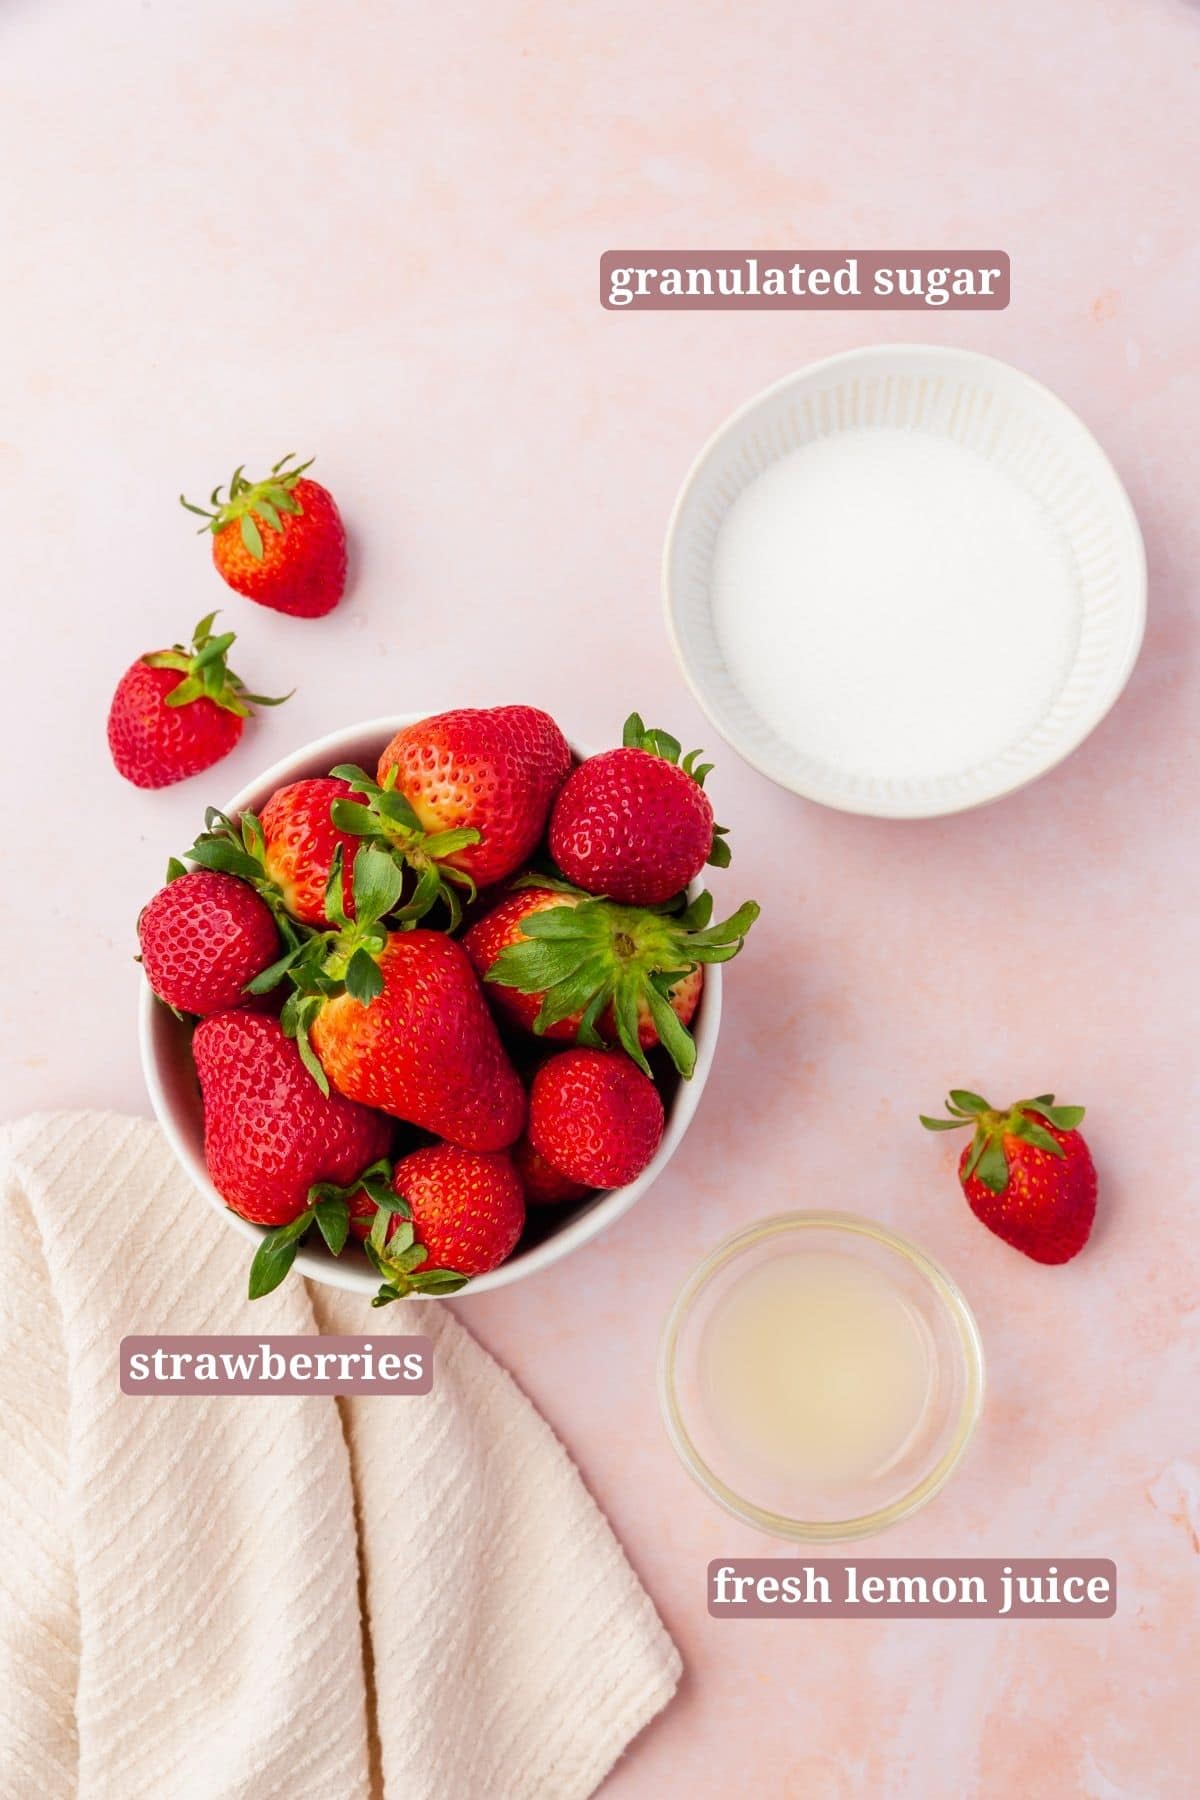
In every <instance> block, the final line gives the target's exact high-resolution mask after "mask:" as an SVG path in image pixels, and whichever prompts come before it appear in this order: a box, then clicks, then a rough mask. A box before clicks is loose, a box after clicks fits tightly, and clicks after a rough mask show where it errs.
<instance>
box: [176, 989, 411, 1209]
mask: <svg viewBox="0 0 1200 1800" xmlns="http://www.w3.org/2000/svg"><path fill="white" fill-rule="evenodd" d="M192 1055H193V1057H194V1058H195V1063H196V1073H197V1075H198V1076H199V1078H200V1091H201V1094H202V1096H203V1099H204V1160H205V1162H206V1163H207V1165H208V1172H209V1174H210V1176H211V1177H212V1181H213V1186H214V1187H215V1188H216V1189H217V1191H218V1193H219V1194H220V1195H221V1197H222V1198H223V1199H224V1201H225V1203H226V1205H227V1206H230V1207H232V1209H233V1211H234V1212H236V1213H240V1214H241V1216H242V1217H243V1218H244V1219H250V1220H252V1221H253V1222H254V1223H255V1224H256V1225H286V1224H288V1223H290V1222H291V1221H293V1220H295V1219H297V1218H298V1217H299V1216H300V1214H301V1213H303V1212H305V1211H307V1209H308V1207H309V1204H310V1202H309V1190H310V1188H311V1187H312V1185H313V1184H314V1182H321V1181H329V1182H348V1181H351V1180H354V1179H355V1178H356V1177H357V1176H358V1175H359V1174H360V1173H361V1171H362V1170H363V1169H365V1168H366V1167H367V1166H368V1165H369V1164H371V1163H373V1162H375V1161H377V1160H378V1159H379V1157H381V1156H383V1155H385V1154H386V1152H387V1150H388V1147H389V1145H390V1143H391V1138H392V1132H393V1125H392V1122H391V1120H390V1119H385V1118H384V1117H383V1116H382V1114H380V1113H377V1112H371V1111H369V1110H368V1109H367V1108H366V1107H365V1106H358V1105H356V1104H355V1103H354V1102H353V1101H351V1100H348V1099H345V1098H343V1097H342V1096H341V1095H340V1094H328V1095H327V1094H322V1093H321V1092H320V1091H319V1089H318V1088H317V1086H316V1084H315V1083H314V1082H313V1081H312V1080H311V1079H310V1077H309V1075H308V1073H307V1071H306V1070H305V1068H304V1065H303V1063H302V1062H301V1060H300V1053H299V1050H298V1049H297V1047H296V1045H295V1044H294V1043H293V1042H292V1041H291V1040H290V1039H289V1038H287V1037H285V1036H284V1034H283V1031H282V1030H281V1029H280V1026H279V1023H278V1021H277V1020H275V1019H271V1018H266V1017H263V1016H262V1015H261V1014H257V1013H248V1012H243V1011H239V1012H225V1013H215V1014H214V1015H213V1016H212V1017H211V1018H208V1019H204V1020H203V1021H202V1022H201V1023H200V1024H199V1025H198V1026H197V1027H196V1032H195V1035H194V1037H193V1038H192Z"/></svg>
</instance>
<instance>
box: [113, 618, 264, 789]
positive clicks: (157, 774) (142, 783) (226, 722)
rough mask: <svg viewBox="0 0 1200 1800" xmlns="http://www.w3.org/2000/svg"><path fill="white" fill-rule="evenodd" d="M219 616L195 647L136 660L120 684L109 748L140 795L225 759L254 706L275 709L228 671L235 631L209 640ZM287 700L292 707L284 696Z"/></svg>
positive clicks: (204, 626)
mask: <svg viewBox="0 0 1200 1800" xmlns="http://www.w3.org/2000/svg"><path fill="white" fill-rule="evenodd" d="M216 616H217V615H216V613H209V614H208V617H207V618H204V619H201V621H200V623H199V624H198V625H197V627H196V629H195V631H194V633H193V634H192V642H191V646H190V648H188V649H185V648H184V646H183V645H182V644H173V645H172V646H171V648H170V649H169V650H154V651H150V652H149V653H148V654H147V655H145V656H141V657H139V658H138V660H137V662H135V663H134V664H133V665H132V666H131V667H130V668H128V669H126V671H125V673H124V675H122V677H121V679H120V681H119V682H118V683H117V691H116V693H115V694H114V695H113V699H112V705H111V706H110V707H109V711H108V747H109V750H110V751H111V752H112V759H113V762H114V763H115V764H116V767H117V773H118V774H120V775H123V776H124V777H125V779H126V781H132V782H133V784H134V786H135V787H140V788H160V787H170V785H171V783H172V782H175V781H186V779H187V777H188V776H189V775H199V774H200V772H201V770H203V769H211V767H212V765H213V764H214V763H217V762H220V760H221V758H222V757H223V756H228V755H229V752H230V751H231V750H232V749H233V747H234V745H235V744H236V743H237V741H238V739H239V738H240V737H241V735H242V729H243V726H244V725H245V722H246V720H247V719H248V718H249V717H250V713H251V707H252V706H278V705H280V704H281V701H280V700H278V699H271V698H269V697H268V696H267V695H266V694H248V693H247V692H246V689H245V688H244V687H243V685H242V683H241V681H240V680H239V679H238V677H237V676H236V675H234V674H233V673H232V671H231V670H230V669H229V668H227V666H226V663H225V652H226V651H227V650H228V649H229V646H230V645H231V644H232V643H233V642H234V634H233V632H232V631H226V632H223V633H222V635H221V636H220V637H214V636H213V635H212V624H213V620H214V619H215V618H216ZM282 698H283V699H287V698H288V696H287V695H286V694H285V695H284V696H283V697H282Z"/></svg>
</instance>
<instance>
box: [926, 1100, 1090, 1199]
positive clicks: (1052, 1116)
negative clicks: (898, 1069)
mask: <svg viewBox="0 0 1200 1800" xmlns="http://www.w3.org/2000/svg"><path fill="white" fill-rule="evenodd" d="M946 1111H947V1112H948V1113H949V1114H950V1117H949V1118H946V1119H931V1118H928V1117H927V1116H926V1115H925V1114H924V1113H921V1114H920V1119H921V1123H922V1125H923V1126H924V1127H925V1129H926V1131H957V1130H958V1129H959V1128H960V1127H961V1126H963V1125H971V1126H973V1127H974V1133H975V1135H974V1137H973V1139H972V1142H971V1153H970V1155H969V1156H968V1158H967V1161H966V1163H965V1164H964V1166H963V1170H962V1179H963V1180H964V1181H969V1180H970V1179H971V1177H972V1176H973V1175H974V1176H977V1177H978V1178H979V1180H980V1181H981V1182H982V1183H983V1185H984V1187H986V1188H988V1189H989V1190H990V1191H991V1192H992V1193H993V1194H1002V1193H1003V1192H1004V1190H1005V1189H1006V1188H1007V1186H1008V1176H1009V1169H1008V1156H1007V1154H1006V1152H1005V1149H1004V1141H1005V1139H1006V1138H1010V1137H1012V1138H1019V1139H1020V1140H1021V1141H1022V1142H1024V1143H1027V1144H1032V1145H1034V1146H1035V1147H1036V1148H1037V1149H1038V1150H1044V1151H1045V1152H1046V1154H1047V1155H1048V1156H1057V1157H1059V1158H1062V1157H1063V1156H1064V1154H1065V1153H1064V1151H1063V1147H1062V1145H1061V1144H1060V1143H1059V1142H1058V1140H1057V1138H1055V1137H1053V1136H1052V1135H1051V1134H1050V1132H1049V1131H1047V1130H1046V1124H1049V1125H1053V1126H1054V1128H1055V1130H1056V1131H1074V1130H1075V1129H1076V1127H1077V1126H1078V1125H1079V1124H1080V1122H1081V1121H1082V1119H1083V1116H1084V1108H1083V1107H1082V1106H1056V1105H1055V1103H1054V1095H1053V1094H1038V1095H1037V1096H1036V1098H1035V1099H1033V1100H1018V1101H1017V1102H1016V1104H1015V1105H1013V1106H1010V1107H1009V1108H1008V1110H1007V1111H1001V1110H999V1109H998V1108H996V1107H993V1106H989V1105H988V1102H987V1101H986V1100H985V1099H983V1097H982V1095H980V1094H973V1093H971V1092H970V1091H969V1089H967V1088H951V1090H950V1093H949V1096H948V1098H947V1100H946ZM1043 1120H1044V1121H1045V1122H1046V1123H1045V1124H1043V1123H1042V1121H1043Z"/></svg>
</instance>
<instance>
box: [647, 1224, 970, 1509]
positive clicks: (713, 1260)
mask: <svg viewBox="0 0 1200 1800" xmlns="http://www.w3.org/2000/svg"><path fill="white" fill-rule="evenodd" d="M813 1229H820V1230H826V1231H832V1232H843V1233H845V1234H846V1235H847V1236H849V1237H865V1238H870V1239H872V1240H873V1241H874V1242H876V1243H879V1244H882V1245H883V1246H884V1247H885V1248H886V1249H888V1250H890V1251H892V1252H893V1253H894V1254H896V1255H898V1256H901V1257H903V1258H904V1259H905V1260H906V1261H908V1262H909V1263H910V1264H912V1265H913V1267H914V1268H915V1269H916V1270H917V1272H918V1273H919V1274H920V1275H921V1276H923V1277H924V1279H925V1281H926V1283H927V1284H928V1286H929V1287H930V1288H931V1289H932V1290H933V1293H934V1295H935V1297H936V1298H937V1300H938V1302H939V1304H940V1307H941V1310H942V1312H943V1314H944V1315H946V1316H947V1317H948V1318H949V1320H950V1322H951V1324H952V1325H953V1326H954V1343H955V1346H956V1352H957V1361H958V1363H959V1367H960V1369H961V1373H962V1376H963V1399H962V1404H961V1406H960V1407H959V1410H958V1416H957V1419H956V1420H955V1425H954V1434H953V1437H952V1438H951V1441H950V1443H949V1444H948V1446H947V1447H946V1449H945V1450H944V1451H943V1452H942V1454H941V1456H940V1457H939V1458H938V1460H937V1461H936V1463H934V1465H933V1467H932V1468H931V1469H929V1470H927V1471H926V1473H925V1474H924V1475H923V1476H922V1477H921V1479H920V1480H919V1481H918V1482H916V1483H915V1484H914V1486H912V1487H911V1488H909V1489H908V1491H907V1492H906V1493H904V1494H901V1495H900V1496H899V1497H898V1498H897V1499H895V1500H893V1501H891V1502H890V1503H889V1504H888V1505H887V1506H882V1507H879V1508H877V1509H875V1510H874V1511H872V1512H866V1513H859V1514H857V1515H855V1516H854V1517H852V1518H847V1519H828V1520H815V1519H793V1518H790V1517H788V1516H787V1515H786V1514H784V1513H777V1512H772V1511H771V1510H769V1509H768V1508H764V1507H760V1506H757V1505H756V1504H755V1503H754V1501H752V1500H748V1499H747V1498H746V1497H745V1496H744V1495H742V1494H738V1493H737V1492H735V1490H734V1489H733V1488H731V1487H730V1486H729V1485H728V1483H726V1482H724V1481H722V1479H721V1477H720V1476H719V1475H717V1474H716V1473H715V1471H714V1470H712V1469H711V1468H710V1467H709V1466H708V1464H707V1463H706V1462H705V1460H704V1458H703V1457H702V1456H701V1455H700V1452H699V1451H698V1450H697V1448H696V1446H695V1444H694V1443H693V1441H692V1439H691V1436H690V1435H689V1433H688V1430H687V1426H686V1424H685V1423H684V1418H683V1412H682V1408H681V1407H680V1404H679V1398H678V1394H677V1392H676V1387H675V1363H676V1354H677V1351H678V1348H679V1340H680V1336H681V1334H682V1331H683V1328H684V1326H685V1325H686V1323H687V1321H688V1318H689V1317H690V1315H691V1312H692V1310H693V1308H694V1306H695V1304H696V1302H697V1300H698V1299H699V1298H700V1295H701V1294H702V1293H703V1291H704V1289H705V1288H706V1287H707V1286H708V1285H709V1283H710V1282H711V1281H712V1280H713V1278H714V1277H715V1276H716V1275H717V1274H718V1273H719V1272H720V1270H721V1269H723V1268H725V1266H726V1265H727V1264H728V1263H730V1262H732V1261H733V1260H734V1258H735V1257H738V1256H741V1255H743V1254H744V1253H745V1252H746V1251H748V1250H749V1249H751V1248H752V1247H753V1246H754V1245H756V1244H759V1243H761V1242H763V1241H764V1240H766V1239H769V1238H772V1237H777V1236H781V1235H783V1234H785V1233H794V1232H803V1231H811V1230H813ZM984 1382H985V1375H984V1356H983V1344H982V1341H981V1339H980V1335H979V1327H978V1325H977V1324H976V1321H975V1315H974V1314H973V1313H972V1311H971V1308H970V1306H969V1305H968V1304H967V1301H966V1299H965V1297H964V1295H963V1294H962V1292H961V1290H960V1288H959V1287H958V1285H957V1283H956V1282H955V1281H954V1280H953V1279H952V1278H951V1277H950V1276H949V1275H948V1274H947V1273H946V1271H945V1269H943V1268H942V1266H941V1264H940V1263H939V1262H937V1261H936V1260H935V1259H934V1258H933V1257H932V1256H930V1255H929V1254H928V1253H927V1252H926V1251H924V1250H921V1249H920V1248H919V1247H918V1246H917V1245H916V1244H913V1243H911V1242H910V1241H909V1240H908V1239H907V1238H905V1237H902V1236H901V1235H900V1234H899V1232H895V1231H892V1230H891V1229H890V1228H889V1227H888V1226H886V1225H880V1224H879V1223H878V1222H877V1221H876V1220H874V1219H868V1218H864V1217H863V1216H862V1215H861V1214H858V1213H851V1212H829V1211H817V1212H806V1211H797V1212H786V1213H773V1214H771V1215H770V1216H769V1217H767V1218H763V1219H756V1220H755V1221H754V1222H753V1223H752V1224H750V1225H745V1226H741V1227H740V1228H739V1229H738V1230H737V1231H735V1232H733V1233H731V1234H730V1236H728V1237H726V1238H723V1239H722V1240H721V1242H720V1243H719V1244H717V1245H716V1246H715V1248H714V1249H712V1250H711V1251H709V1253H708V1255H707V1256H705V1257H704V1258H703V1259H702V1260H701V1261H700V1262H699V1263H698V1264H697V1265H696V1267H695V1268H694V1269H693V1270H692V1272H691V1274H690V1275H689V1276H688V1278H687V1280H686V1281H685V1282H684V1284H683V1287H682V1288H681V1289H680V1291H679V1293H678V1295H677V1296H676V1298H675V1302H674V1304H673V1306H672V1307H671V1310H670V1312H669V1313H668V1315H667V1320H666V1324H665V1325H664V1327H663V1332H662V1339H661V1343H660V1346H659V1357H658V1396H659V1405H660V1408H661V1411H662V1416H663V1422H664V1425H665V1426H666V1431H667V1436H668V1437H669V1438H670V1440H671V1443H672V1445H673V1447H674V1449H675V1452H676V1454H677V1455H678V1457H679V1459H680V1461H681V1462H682V1463H683V1466H684V1468H685V1469H686V1470H687V1471H688V1473H689V1475H691V1477H692V1479H693V1480H694V1481H696V1482H697V1483H698V1484H699V1486H700V1487H702V1488H703V1489H704V1491H705V1492H706V1493H707V1494H708V1495H709V1497H710V1498H711V1499H713V1500H715V1501H716V1502H717V1504H718V1505H719V1506H722V1507H724V1509H725V1511H726V1512H728V1513H731V1514H732V1515H733V1517H734V1518H736V1519H740V1520H742V1522H743V1523H744V1524H747V1525H753V1526H755V1527H756V1528H757V1529H758V1530H759V1531H762V1532H765V1533H766V1534H767V1535H768V1536H770V1537H775V1538H786V1539H790V1540H792V1541H793V1542H797V1543H841V1542H847V1541H849V1540H851V1539H853V1538H863V1537H871V1536H874V1534H875V1533H876V1532H879V1531H884V1530H886V1529H887V1528H888V1526H890V1525H895V1524H898V1523H899V1521H900V1520H901V1519H906V1518H908V1517H909V1516H910V1515H911V1514H913V1513H915V1512H917V1511H918V1510H919V1509H920V1508H921V1507H922V1506H925V1505H926V1504H927V1503H928V1502H929V1501H930V1500H932V1498H933V1496H934V1495H935V1494H936V1493H937V1492H938V1491H939V1489H941V1488H942V1487H943V1486H944V1485H945V1483H946V1482H947V1481H948V1480H949V1478H950V1476H951V1474H952V1473H953V1471H954V1469H955V1468H956V1467H957V1466H958V1464H959V1462H960V1461H961V1460H962V1457H963V1455H964V1453H965V1451H966V1448H967V1445H968V1444H969V1443H970V1441H971V1438H972V1436H973V1434H974V1431H975V1426H976V1424H977V1422H978V1419H979V1414H980V1412H981V1410H982V1407H983V1395H984Z"/></svg>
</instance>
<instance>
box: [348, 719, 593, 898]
mask: <svg viewBox="0 0 1200 1800" xmlns="http://www.w3.org/2000/svg"><path fill="white" fill-rule="evenodd" d="M570 767H571V752H570V750H569V748H568V746H567V741H566V739H565V738H564V737H563V734H562V732H561V731H560V730H559V729H558V726H557V725H556V724H555V723H554V720H553V719H552V718H550V716H549V714H548V713H544V712H539V711H538V710H537V708H536V707H533V706H491V707H483V708H475V707H460V708H459V709H458V710H457V711H455V712H448V713H439V714H438V715H437V716H436V717H434V718H431V719H422V720H421V721H420V722H419V723H418V724H416V725H406V726H405V727H404V729H403V730H402V731H398V732H397V733H396V735H395V737H394V738H393V739H392V741H391V743H390V744H388V746H387V748H386V749H385V750H384V752H383V754H382V756H381V757H380V758H379V767H378V769H377V771H376V778H377V780H378V782H379V783H380V784H386V783H387V782H388V780H389V774H390V771H391V770H393V769H394V770H395V774H394V775H391V776H390V780H391V784H392V786H391V792H392V794H393V796H399V797H402V798H403V799H405V800H407V801H408V803H409V805H410V807H411V808H412V810H413V813H414V814H415V815H416V818H417V820H418V822H419V824H420V825H421V826H422V828H423V829H424V830H425V831H428V832H432V833H436V834H440V833H443V832H457V831H477V832H478V833H479V834H480V835H479V841H478V842H476V841H474V840H472V841H471V842H470V843H467V844H463V845H461V846H460V847H459V848H457V849H455V850H453V851H450V852H449V853H444V852H443V853H442V854H443V857H444V861H445V862H446V863H448V864H449V865H451V866H452V867H454V868H457V869H461V870H462V871H463V873H464V874H466V875H469V876H470V877H471V879H472V880H473V881H474V882H475V883H476V885H477V886H479V887H489V886H491V885H492V884H493V883H495V882H497V881H504V880H505V879H506V878H507V877H508V876H509V875H512V874H513V873H514V872H515V871H516V870H517V869H519V868H520V866H521V864H522V863H523V862H525V861H527V859H528V858H529V856H530V854H531V852H532V851H533V849H534V848H535V846H536V845H537V843H538V842H539V840H540V839H541V837H542V834H543V832H544V831H545V829H546V820H547V817H548V816H549V812H550V806H551V803H552V801H553V799H554V796H555V794H556V793H557V792H558V790H559V788H560V787H561V786H562V784H563V782H564V781H565V780H566V777H567V773H568V771H569V769H570ZM368 798H371V796H368Z"/></svg>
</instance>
